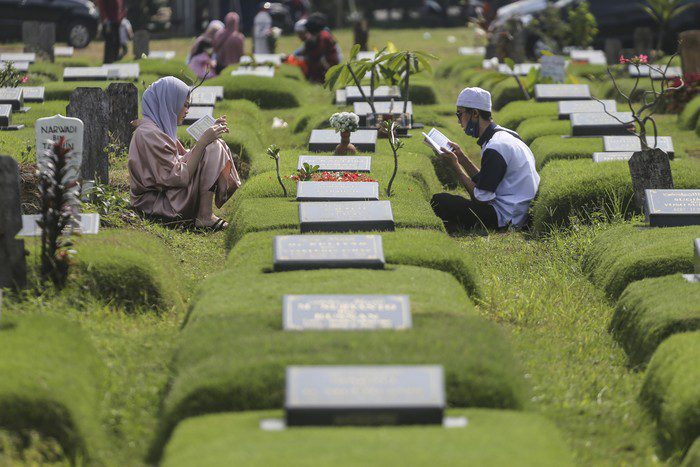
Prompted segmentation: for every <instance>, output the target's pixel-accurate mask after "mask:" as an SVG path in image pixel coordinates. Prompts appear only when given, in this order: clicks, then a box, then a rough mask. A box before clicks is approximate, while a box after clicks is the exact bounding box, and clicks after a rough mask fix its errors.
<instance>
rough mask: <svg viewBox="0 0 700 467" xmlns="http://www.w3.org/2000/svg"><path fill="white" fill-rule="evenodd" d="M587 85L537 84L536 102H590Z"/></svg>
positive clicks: (589, 92)
mask: <svg viewBox="0 0 700 467" xmlns="http://www.w3.org/2000/svg"><path fill="white" fill-rule="evenodd" d="M590 99H591V90H590V89H589V88H588V85H587V84H536V85H535V100H536V101H538V102H554V101H572V100H573V101H575V100H590Z"/></svg>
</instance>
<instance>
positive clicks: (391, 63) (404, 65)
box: [384, 50, 438, 113]
mask: <svg viewBox="0 0 700 467" xmlns="http://www.w3.org/2000/svg"><path fill="white" fill-rule="evenodd" d="M384 60H385V61H386V64H385V67H384V68H385V69H386V70H388V73H387V75H385V78H387V79H389V80H391V79H392V78H393V79H397V78H398V82H400V83H401V85H402V86H403V93H402V94H403V113H406V112H407V111H408V101H409V96H408V89H409V85H410V80H411V75H412V74H416V73H420V72H422V71H428V72H432V70H433V67H432V66H431V65H430V60H438V58H437V57H436V56H435V55H431V54H429V53H427V52H423V51H420V50H404V51H401V52H395V53H389V54H386V55H384Z"/></svg>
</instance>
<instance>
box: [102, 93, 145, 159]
mask: <svg viewBox="0 0 700 467" xmlns="http://www.w3.org/2000/svg"><path fill="white" fill-rule="evenodd" d="M107 98H108V99H109V133H110V134H111V141H112V142H113V143H115V144H116V145H118V146H120V147H122V148H128V147H129V144H130V143H131V135H132V134H133V133H134V127H133V126H132V125H131V122H132V121H133V120H136V119H137V118H139V91H138V89H137V88H136V86H134V84H132V83H112V84H110V85H109V86H107Z"/></svg>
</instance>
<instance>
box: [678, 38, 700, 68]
mask: <svg viewBox="0 0 700 467" xmlns="http://www.w3.org/2000/svg"><path fill="white" fill-rule="evenodd" d="M679 37H680V45H679V49H678V50H679V52H680V55H681V63H682V64H683V73H688V74H691V75H697V74H700V30H698V29H696V30H693V31H683V32H682V33H680V36H679Z"/></svg>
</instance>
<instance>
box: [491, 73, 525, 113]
mask: <svg viewBox="0 0 700 467" xmlns="http://www.w3.org/2000/svg"><path fill="white" fill-rule="evenodd" d="M524 99H525V95H524V94H523V91H522V90H521V89H520V86H518V83H517V82H516V81H515V79H513V78H509V79H504V80H503V81H500V82H499V83H497V84H495V85H494V86H493V87H492V88H491V101H492V104H493V108H494V110H498V109H502V108H503V107H505V106H506V105H508V104H510V103H511V102H515V101H521V100H524Z"/></svg>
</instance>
